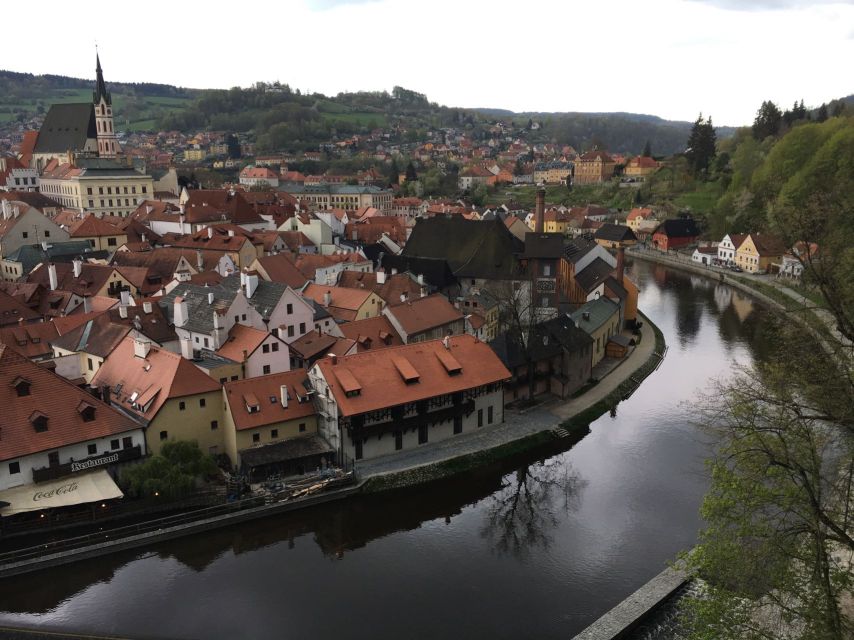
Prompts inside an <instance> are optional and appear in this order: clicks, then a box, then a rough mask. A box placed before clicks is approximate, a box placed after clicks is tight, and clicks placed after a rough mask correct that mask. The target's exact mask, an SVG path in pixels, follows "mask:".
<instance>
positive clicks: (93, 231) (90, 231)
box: [69, 213, 128, 251]
mask: <svg viewBox="0 0 854 640" xmlns="http://www.w3.org/2000/svg"><path fill="white" fill-rule="evenodd" d="M69 236H70V237H71V239H72V240H85V241H86V242H88V243H89V246H91V247H92V249H93V250H95V251H115V250H116V249H118V248H119V247H121V246H122V245H124V244H126V243H127V241H128V237H127V233H125V232H124V231H122V230H121V229H119V228H118V227H117V226H115V225H114V224H111V223H109V222H107V221H106V220H102V219H100V218H98V217H96V216H95V214H92V213H90V214H88V215H86V216H84V217H83V218H82V219H81V220H78V221H77V222H76V223H74V224H73V225H72V226H71V229H70V230H69Z"/></svg>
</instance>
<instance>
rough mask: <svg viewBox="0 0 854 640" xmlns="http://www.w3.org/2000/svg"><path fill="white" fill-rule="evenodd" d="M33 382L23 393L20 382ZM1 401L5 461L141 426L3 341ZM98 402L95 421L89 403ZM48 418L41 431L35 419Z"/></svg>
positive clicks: (0, 352)
mask: <svg viewBox="0 0 854 640" xmlns="http://www.w3.org/2000/svg"><path fill="white" fill-rule="evenodd" d="M16 382H17V383H18V384H20V383H22V382H23V383H24V384H28V385H29V395H24V396H19V395H18V392H17V390H16V387H15V384H16ZM0 406H2V407H3V437H2V438H0V460H11V459H13V458H19V457H21V456H25V455H30V454H33V453H39V452H41V451H47V450H51V449H57V448H59V447H63V446H67V445H70V444H76V443H79V442H85V441H87V440H94V439H96V438H104V437H108V436H111V435H115V434H119V433H125V432H127V431H131V430H133V429H136V428H138V425H137V424H136V423H134V422H133V421H132V420H130V419H129V418H127V417H125V416H123V415H122V414H121V413H119V412H118V411H116V410H115V409H113V408H111V407H109V406H107V405H106V404H104V403H103V402H101V401H100V400H98V399H97V398H95V397H93V396H91V395H90V394H88V393H86V392H85V391H83V390H82V389H80V388H79V387H76V386H75V385H73V384H72V383H71V382H69V381H68V380H66V379H65V378H63V377H61V376H58V375H56V374H55V373H53V372H51V371H49V370H47V369H45V368H43V367H40V366H39V365H37V364H34V363H32V362H30V361H29V360H27V359H26V358H24V357H22V356H21V355H19V354H17V353H15V352H14V351H13V350H12V349H9V348H8V347H7V346H6V345H3V344H0ZM87 406H88V407H92V408H93V409H94V411H95V415H94V419H93V420H89V421H87V420H85V419H84V412H83V411H82V409H83V408H86V407H87ZM36 412H39V413H40V414H41V415H44V416H46V417H47V430H45V431H41V432H37V431H36V430H35V427H34V424H33V422H32V418H33V416H34V414H35V413H36Z"/></svg>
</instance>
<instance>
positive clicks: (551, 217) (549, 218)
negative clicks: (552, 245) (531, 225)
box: [543, 209, 569, 234]
mask: <svg viewBox="0 0 854 640" xmlns="http://www.w3.org/2000/svg"><path fill="white" fill-rule="evenodd" d="M567 224H569V215H568V214H567V213H566V212H565V211H560V210H558V209H549V210H548V211H546V212H545V214H544V215H543V229H544V230H545V232H546V233H563V234H565V233H566V225H567Z"/></svg>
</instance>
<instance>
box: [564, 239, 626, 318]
mask: <svg viewBox="0 0 854 640" xmlns="http://www.w3.org/2000/svg"><path fill="white" fill-rule="evenodd" d="M616 267H617V260H616V259H615V258H614V256H612V255H611V254H610V253H609V252H608V250H607V249H605V248H604V247H603V246H602V245H600V244H599V243H597V242H596V241H595V240H593V237H592V236H589V235H587V236H579V237H577V238H574V239H573V240H570V241H568V242H567V243H566V244H564V246H563V256H562V257H561V260H560V265H559V270H560V286H561V294H562V301H563V302H565V303H568V304H569V305H570V307H571V308H573V309H575V308H577V307H579V306H581V305H583V304H584V303H585V302H587V301H588V300H592V299H594V298H595V297H596V294H597V293H599V294H600V295H602V293H603V291H604V290H603V288H602V287H603V284H604V281H605V280H606V279H607V278H608V276H609V275H610V274H611V272H612V270H613V269H615V268H616Z"/></svg>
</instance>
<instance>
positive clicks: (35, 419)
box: [30, 411, 47, 433]
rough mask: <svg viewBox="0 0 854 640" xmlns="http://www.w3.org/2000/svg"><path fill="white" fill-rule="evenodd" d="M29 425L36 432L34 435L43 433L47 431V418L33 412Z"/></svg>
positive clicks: (39, 412)
mask: <svg viewBox="0 0 854 640" xmlns="http://www.w3.org/2000/svg"><path fill="white" fill-rule="evenodd" d="M30 423H31V424H32V425H33V429H35V430H36V433H44V432H45V431H47V416H46V415H45V414H43V413H42V412H41V411H35V412H33V415H31V416H30Z"/></svg>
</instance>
